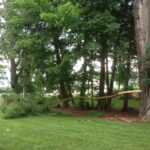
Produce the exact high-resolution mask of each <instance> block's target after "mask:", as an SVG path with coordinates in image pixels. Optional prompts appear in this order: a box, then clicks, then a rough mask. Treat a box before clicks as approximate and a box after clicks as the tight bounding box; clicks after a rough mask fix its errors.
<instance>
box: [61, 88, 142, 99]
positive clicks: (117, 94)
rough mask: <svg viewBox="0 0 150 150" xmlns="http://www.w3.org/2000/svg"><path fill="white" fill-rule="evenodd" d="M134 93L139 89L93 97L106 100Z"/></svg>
mask: <svg viewBox="0 0 150 150" xmlns="http://www.w3.org/2000/svg"><path fill="white" fill-rule="evenodd" d="M135 93H141V90H130V91H123V92H119V93H116V94H113V95H109V96H101V97H94V98H93V99H95V100H106V99H107V100H108V99H112V98H115V97H118V96H121V95H125V94H135ZM78 98H84V99H90V98H87V97H78ZM71 99H72V98H65V99H61V100H62V101H70V100H71Z"/></svg>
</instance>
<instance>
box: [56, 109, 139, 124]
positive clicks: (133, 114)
mask: <svg viewBox="0 0 150 150" xmlns="http://www.w3.org/2000/svg"><path fill="white" fill-rule="evenodd" d="M57 111H58V112H62V113H64V114H68V115H71V116H73V117H89V116H88V115H87V112H88V111H89V110H81V109H77V108H67V109H66V108H65V109H64V108H57ZM104 114H105V115H104V116H103V117H95V118H96V119H104V120H115V121H122V122H127V123H135V122H139V120H138V110H135V109H129V110H128V111H127V112H122V111H120V110H116V109H112V110H110V111H105V112H104Z"/></svg>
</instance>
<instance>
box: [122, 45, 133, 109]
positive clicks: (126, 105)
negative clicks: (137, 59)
mask: <svg viewBox="0 0 150 150" xmlns="http://www.w3.org/2000/svg"><path fill="white" fill-rule="evenodd" d="M129 50H130V48H129ZM129 50H128V58H127V68H126V76H125V83H124V90H125V91H127V90H128V86H129V79H130V66H131V60H130V53H129ZM128 99H129V95H128V94H125V95H124V97H123V109H122V111H127V110H128Z"/></svg>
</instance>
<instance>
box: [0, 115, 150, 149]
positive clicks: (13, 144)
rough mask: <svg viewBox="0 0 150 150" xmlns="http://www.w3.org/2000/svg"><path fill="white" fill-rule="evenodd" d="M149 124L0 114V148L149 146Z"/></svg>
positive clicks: (114, 147) (130, 147)
mask: <svg viewBox="0 0 150 150" xmlns="http://www.w3.org/2000/svg"><path fill="white" fill-rule="evenodd" d="M149 140H150V125H149V124H146V123H144V124H143V123H140V124H139V123H132V124H130V123H125V122H120V121H109V120H103V119H95V118H90V117H75V116H74V117H68V116H63V115H54V116H53V115H52V114H47V115H42V116H36V117H26V118H19V119H2V118H0V150H59V149H61V150H85V149H86V150H93V149H94V150H120V149H121V150H149V147H150V142H149Z"/></svg>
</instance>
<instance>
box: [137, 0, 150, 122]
mask: <svg viewBox="0 0 150 150" xmlns="http://www.w3.org/2000/svg"><path fill="white" fill-rule="evenodd" d="M134 17H135V30H136V45H137V53H138V59H139V69H140V87H141V90H142V93H141V106H140V112H139V117H140V118H143V119H148V120H150V82H149V79H150V71H149V70H150V64H149V59H148V60H147V56H148V55H149V50H148V46H149V44H150V0H134Z"/></svg>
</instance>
